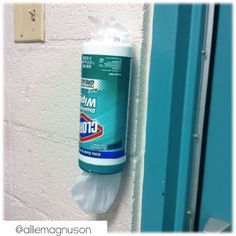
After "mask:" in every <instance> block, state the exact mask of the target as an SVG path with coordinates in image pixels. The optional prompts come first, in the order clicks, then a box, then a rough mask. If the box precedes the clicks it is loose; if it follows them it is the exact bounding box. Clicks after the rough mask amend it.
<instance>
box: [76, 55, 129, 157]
mask: <svg viewBox="0 0 236 236" xmlns="http://www.w3.org/2000/svg"><path fill="white" fill-rule="evenodd" d="M130 63H131V58H129V57H120V56H108V55H88V54H83V55H82V70H81V72H82V73H81V74H82V76H81V77H82V78H81V97H80V144H79V152H80V153H81V154H82V155H85V156H88V157H91V158H119V157H122V156H124V155H125V148H126V147H125V146H126V123H127V105H128V90H129V76H130Z"/></svg>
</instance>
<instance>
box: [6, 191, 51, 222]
mask: <svg viewBox="0 0 236 236" xmlns="http://www.w3.org/2000/svg"><path fill="white" fill-rule="evenodd" d="M5 196H8V197H9V198H11V199H15V200H17V201H18V202H20V203H21V204H23V205H24V206H26V207H31V208H33V209H35V210H37V211H38V212H39V213H40V214H42V215H43V217H44V218H45V219H46V220H49V219H50V216H49V215H48V214H47V213H46V212H44V211H42V210H40V209H39V208H37V207H34V206H32V205H31V204H30V203H28V202H26V201H24V200H22V199H21V198H19V197H16V196H15V195H14V194H10V193H8V192H7V191H5Z"/></svg>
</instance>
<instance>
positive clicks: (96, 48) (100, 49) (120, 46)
mask: <svg viewBox="0 0 236 236" xmlns="http://www.w3.org/2000/svg"><path fill="white" fill-rule="evenodd" d="M82 51H83V54H96V55H112V56H123V57H132V45H131V44H128V43H104V42H95V41H89V42H86V43H84V44H83V50H82Z"/></svg>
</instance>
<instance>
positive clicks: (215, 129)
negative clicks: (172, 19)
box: [196, 5, 232, 231]
mask: <svg viewBox="0 0 236 236" xmlns="http://www.w3.org/2000/svg"><path fill="white" fill-rule="evenodd" d="M217 14H218V16H217V32H216V39H215V40H216V42H215V53H214V54H215V55H214V62H213V63H214V65H213V71H212V82H211V86H210V88H209V89H210V91H209V92H210V97H209V111H208V114H207V115H208V116H209V117H208V125H207V129H206V134H205V135H206V142H205V153H204V155H205V157H204V160H202V161H203V163H202V176H201V178H202V183H201V186H200V187H201V188H202V189H201V193H200V194H199V202H198V207H199V213H198V214H199V216H198V217H199V218H198V220H199V222H198V223H197V225H196V227H197V229H198V230H199V231H202V230H204V227H205V226H206V224H207V222H208V220H209V218H210V217H212V218H215V219H219V220H222V221H224V222H226V223H229V224H232V215H231V214H232V204H231V201H232V199H231V195H232V192H231V187H232V182H231V178H232V176H231V174H232V172H231V170H232V160H231V156H232V143H231V142H232V140H231V138H232V113H231V108H232V102H231V100H232V97H231V91H232V79H231V78H232V73H231V70H232V68H231V57H232V34H231V32H232V24H231V21H232V10H231V6H229V5H220V6H219V8H218V12H217Z"/></svg>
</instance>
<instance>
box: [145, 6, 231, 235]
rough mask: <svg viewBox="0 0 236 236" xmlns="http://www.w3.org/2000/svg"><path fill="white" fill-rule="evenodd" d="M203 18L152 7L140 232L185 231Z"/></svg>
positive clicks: (191, 10)
mask: <svg viewBox="0 0 236 236" xmlns="http://www.w3.org/2000/svg"><path fill="white" fill-rule="evenodd" d="M205 13H206V5H204V4H192V5H186V4H185V5H183V4H176V5H173V4H169V5H163V4H161V5H158V4H157V5H155V6H154V16H153V39H152V53H151V65H150V79H149V93H148V114H147V128H146V152H145V164H144V183H143V200H142V219H141V231H143V232H146V231H186V230H187V221H188V217H190V216H189V214H188V208H187V207H188V203H189V202H188V201H189V185H190V178H191V167H192V157H193V156H192V155H193V146H194V137H193V134H194V128H195V119H196V107H197V99H198V88H199V81H200V73H201V59H202V56H203V55H202V48H203V43H204V42H203V41H204V23H205ZM222 37H223V36H222ZM223 46H224V45H223V44H222V45H221V47H223ZM225 56H229V55H225ZM219 63H220V62H219ZM229 63H230V59H229ZM218 83H219V82H218ZM227 85H228V84H227ZM229 88H230V86H229V87H227V89H229ZM228 92H229V91H228ZM227 99H229V100H230V99H231V98H227ZM227 99H226V100H227ZM228 108H229V109H230V104H228V106H227V109H228ZM218 111H219V110H218ZM229 114H230V113H229ZM227 115H228V113H227ZM220 119H221V118H220ZM221 121H224V119H221ZM227 127H228V126H227ZM230 127H231V126H230ZM230 138H231V137H229V139H230ZM228 141H230V140H228ZM230 158H231V157H230ZM228 167H229V166H228ZM227 178H228V176H227ZM208 184H209V183H208ZM206 185H207V183H206ZM208 187H209V186H208ZM201 214H203V213H202V212H201ZM200 224H201V228H202V221H201V220H200Z"/></svg>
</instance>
